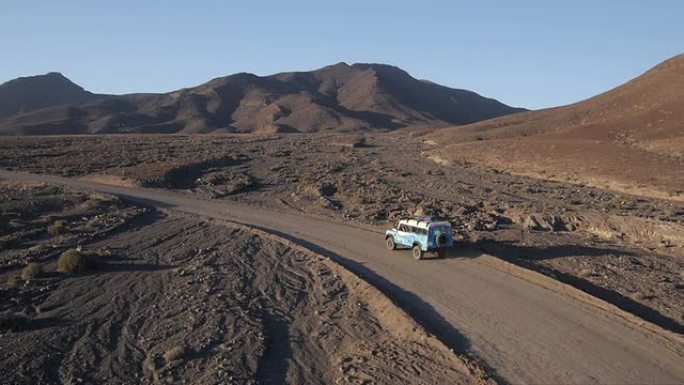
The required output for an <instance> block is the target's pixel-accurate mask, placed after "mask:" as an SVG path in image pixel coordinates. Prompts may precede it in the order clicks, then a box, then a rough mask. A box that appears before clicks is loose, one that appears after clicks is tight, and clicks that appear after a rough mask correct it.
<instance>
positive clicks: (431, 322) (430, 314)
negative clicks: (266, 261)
mask: <svg viewBox="0 0 684 385" xmlns="http://www.w3.org/2000/svg"><path fill="white" fill-rule="evenodd" d="M252 227H254V228H256V229H259V230H261V231H264V232H267V233H270V234H273V235H276V236H278V237H281V238H284V239H287V240H288V241H290V242H293V243H296V244H298V245H300V246H303V247H305V248H307V249H309V250H311V251H313V252H315V253H317V254H320V255H322V256H324V257H328V258H330V259H331V260H333V261H335V262H337V263H339V264H340V265H342V266H343V267H344V268H346V269H347V270H349V271H351V272H352V273H354V274H356V275H358V276H359V277H361V278H363V279H364V280H365V281H367V282H368V283H370V284H371V285H373V286H374V287H375V288H377V289H378V290H380V292H381V293H382V294H384V295H385V296H387V297H388V298H389V299H390V300H391V301H392V302H393V303H394V304H396V305H397V306H399V307H400V308H401V309H402V310H404V311H405V312H406V313H407V314H408V315H409V316H411V317H412V318H413V319H414V320H416V322H418V323H419V324H420V325H421V326H422V327H423V328H424V329H425V330H426V331H427V332H428V333H430V334H432V335H434V336H435V337H437V338H438V339H439V340H440V341H442V343H444V344H445V345H446V346H447V347H449V348H451V349H453V350H454V351H455V352H457V353H459V354H460V355H462V356H463V357H465V358H466V359H467V360H468V361H470V362H473V363H475V364H477V365H478V366H479V367H480V368H482V370H483V371H484V372H485V374H486V375H487V376H488V377H490V378H491V379H492V380H494V381H495V382H496V383H498V384H504V385H505V384H508V382H507V381H505V380H504V379H503V378H502V377H501V376H499V375H498V374H497V372H496V370H495V369H494V368H492V367H490V366H489V365H488V364H487V363H486V362H485V361H484V360H483V359H482V358H480V357H478V356H477V355H476V354H475V353H474V352H473V351H472V349H471V343H470V340H469V339H468V338H467V337H466V336H464V335H463V334H461V333H460V332H459V331H458V330H457V329H456V328H454V326H453V325H452V324H451V323H449V322H448V321H447V320H446V319H444V317H442V315H441V314H439V312H437V310H435V308H434V307H433V306H432V305H430V304H428V303H427V302H425V301H424V300H423V299H422V298H420V297H419V296H418V295H416V294H414V293H412V292H410V291H408V290H405V289H403V288H401V287H399V286H397V285H395V284H394V283H392V282H390V281H389V280H387V279H386V278H384V277H383V276H381V275H379V274H377V273H376V272H374V271H372V270H371V269H369V268H368V267H366V266H364V265H363V264H362V263H359V262H356V261H353V260H351V259H348V258H346V257H344V256H341V255H339V254H337V253H335V252H333V251H330V250H328V249H326V248H323V247H321V246H318V245H316V244H314V243H311V242H309V241H306V240H303V239H300V238H297V237H295V236H292V235H290V234H287V233H284V232H281V231H277V230H273V229H269V228H266V227H260V226H252Z"/></svg>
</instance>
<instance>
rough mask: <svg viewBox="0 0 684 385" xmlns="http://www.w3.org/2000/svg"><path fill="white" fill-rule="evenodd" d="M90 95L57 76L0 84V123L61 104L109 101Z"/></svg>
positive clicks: (25, 78) (51, 74)
mask: <svg viewBox="0 0 684 385" xmlns="http://www.w3.org/2000/svg"><path fill="white" fill-rule="evenodd" d="M107 97H109V95H98V94H93V93H92V92H88V91H86V90H84V89H83V88H81V87H80V86H78V85H76V84H74V83H73V82H72V81H71V80H69V79H67V78H66V77H64V76H63V75H62V74H60V73H58V72H50V73H48V74H45V75H38V76H29V77H23V78H18V79H14V80H10V81H8V82H6V83H3V84H0V119H3V118H8V117H11V116H14V115H20V114H23V113H27V112H31V111H34V110H38V109H41V108H45V107H51V106H56V105H62V104H72V103H82V102H89V101H93V100H97V99H103V98H107Z"/></svg>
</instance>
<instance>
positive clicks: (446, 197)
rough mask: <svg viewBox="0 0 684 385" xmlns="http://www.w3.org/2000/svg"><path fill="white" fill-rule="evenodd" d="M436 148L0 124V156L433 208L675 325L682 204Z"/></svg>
mask: <svg viewBox="0 0 684 385" xmlns="http://www.w3.org/2000/svg"><path fill="white" fill-rule="evenodd" d="M433 148H434V145H433V144H432V143H431V141H430V140H427V139H424V138H422V137H421V136H416V135H411V134H409V133H399V132H397V133H393V134H382V135H367V136H364V137H360V136H347V135H339V134H334V135H325V134H320V135H307V136H305V135H270V136H239V135H234V136H183V135H150V136H140V135H138V136H97V137H93V136H70V137H40V138H36V137H29V138H26V137H6V138H2V139H0V167H2V168H4V169H14V170H23V171H29V172H37V173H51V174H60V175H65V176H70V177H74V178H84V179H87V180H93V181H98V182H102V183H109V184H121V185H137V186H144V187H152V188H161V189H172V190H176V191H182V192H185V193H187V194H195V195H198V196H201V197H204V198H210V199H215V200H226V201H239V202H243V203H244V202H248V203H249V204H252V205H255V206H260V207H274V208H279V209H285V210H292V211H297V212H302V213H306V214H309V215H316V216H323V217H328V218H334V219H335V220H337V221H340V222H345V223H352V224H356V225H359V226H366V227H370V228H374V229H378V230H383V229H384V228H386V227H387V226H390V225H391V224H392V223H393V222H394V221H395V220H397V219H398V218H401V217H403V216H407V215H413V214H420V213H424V214H434V215H440V216H443V217H445V218H448V219H449V220H450V221H451V222H452V223H453V225H454V228H455V231H456V233H457V237H458V239H459V244H460V245H462V246H464V247H465V246H467V247H476V248H479V249H481V250H483V251H486V252H487V253H490V254H492V255H495V256H497V257H500V258H502V259H505V260H506V261H509V262H512V263H515V264H518V265H520V266H524V267H526V268H529V269H534V270H536V271H539V272H542V273H543V274H546V275H548V276H550V277H554V278H556V279H559V280H561V281H563V282H566V283H569V284H571V285H573V286H575V287H577V288H580V289H581V290H584V291H586V292H588V293H590V294H592V295H595V296H597V297H599V298H602V299H604V300H606V301H608V302H610V303H613V304H615V305H617V306H618V307H620V308H622V309H623V310H626V311H628V312H631V313H633V314H636V315H638V316H639V317H642V318H644V319H647V320H649V321H651V322H653V323H656V324H658V325H660V326H662V327H664V328H666V329H670V330H673V331H677V332H681V331H682V330H683V329H682V328H683V326H682V323H683V322H684V313H683V312H682V309H684V262H683V261H682V255H684V205H682V204H681V203H679V202H676V201H671V200H663V199H657V198H646V197H640V196H635V195H628V194H625V193H619V192H611V191H609V190H605V189H598V188H594V187H589V186H582V185H577V184H570V183H563V182H553V181H543V180H539V179H532V178H528V177H523V176H519V175H516V174H511V173H508V172H505V171H503V170H498V169H492V168H487V167H483V166H480V165H478V164H475V163H471V162H468V161H461V163H458V164H456V165H453V166H451V167H443V166H441V165H440V164H439V163H437V162H435V161H434V159H433V158H431V151H432V149H433ZM455 253H456V255H455V257H458V248H456V251H455ZM53 254H54V253H53ZM14 266H18V265H17V264H15V265H14Z"/></svg>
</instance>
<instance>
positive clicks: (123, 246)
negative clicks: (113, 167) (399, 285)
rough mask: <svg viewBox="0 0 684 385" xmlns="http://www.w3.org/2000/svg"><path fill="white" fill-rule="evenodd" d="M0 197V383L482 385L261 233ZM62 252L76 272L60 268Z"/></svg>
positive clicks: (115, 207)
mask: <svg viewBox="0 0 684 385" xmlns="http://www.w3.org/2000/svg"><path fill="white" fill-rule="evenodd" d="M0 194H1V196H2V203H1V204H0V211H1V212H2V218H3V223H2V228H1V233H0V235H1V238H0V241H1V242H2V245H3V248H2V251H1V252H0V258H1V260H2V269H1V270H0V275H1V276H2V284H1V285H0V298H2V300H1V301H0V304H1V306H2V308H0V312H2V313H1V314H2V319H1V323H0V326H1V328H2V329H1V330H0V365H1V366H2V367H3V368H4V369H3V375H2V378H0V382H1V383H3V384H53V383H65V384H80V383H108V384H130V383H153V384H156V383H160V384H165V383H197V384H219V383H221V384H231V383H235V384H279V383H356V384H367V383H398V382H405V381H408V382H410V383H426V384H435V383H452V382H454V381H456V382H458V383H466V384H467V383H486V382H488V380H487V379H486V378H485V377H484V374H483V373H482V372H481V371H480V370H479V369H478V368H477V367H476V366H475V365H473V364H468V363H466V362H465V361H464V360H463V359H462V357H460V356H458V355H456V354H455V353H453V352H452V351H450V350H449V349H447V347H446V346H444V345H443V344H442V343H441V342H439V341H438V340H437V339H435V338H434V337H432V336H430V335H428V334H427V333H426V332H425V331H423V329H422V328H421V327H420V326H418V325H417V324H416V323H415V322H414V321H413V320H412V319H411V318H409V317H408V316H406V315H405V314H404V313H403V312H402V311H401V310H399V309H398V308H396V307H395V306H394V305H393V304H392V303H391V302H390V301H389V300H388V299H387V298H385V297H384V296H383V295H381V294H380V293H379V292H378V291H377V290H375V289H374V288H372V287H371V286H369V285H368V284H366V283H365V282H364V281H362V280H360V279H358V278H357V277H356V276H354V275H352V274H351V273H349V272H348V271H346V270H344V269H342V268H341V267H340V266H339V265H337V264H335V263H334V262H332V261H330V260H329V259H325V258H322V257H320V256H317V255H314V254H312V253H310V252H307V251H305V250H302V249H298V248H293V246H291V245H287V244H284V243H282V242H280V241H278V240H277V239H273V238H271V237H269V236H268V235H267V234H264V233H259V232H256V231H255V230H251V229H248V228H245V227H239V226H236V225H233V224H230V223H223V222H219V221H207V220H201V219H198V218H195V217H189V216H181V215H178V214H170V213H167V212H162V211H158V210H155V209H152V208H147V207H141V206H136V205H132V204H128V203H126V202H122V201H121V200H120V199H118V198H115V197H112V196H108V195H104V194H89V193H84V192H80V191H73V190H68V189H65V188H63V187H58V186H53V185H48V184H42V183H28V184H27V183H17V182H9V181H3V182H1V183H0ZM74 249H76V250H78V253H80V254H81V255H82V256H83V257H84V258H87V260H88V265H87V268H86V269H85V270H83V271H76V272H65V271H60V266H61V265H60V263H61V262H57V261H58V256H59V255H60V254H62V253H64V252H69V251H71V252H74ZM29 262H31V263H33V264H37V265H33V266H39V267H38V268H37V269H35V270H34V271H33V272H32V273H31V274H27V269H26V268H25V266H26V265H27V264H28V263H29ZM9 368H13V370H9ZM5 369H7V370H5Z"/></svg>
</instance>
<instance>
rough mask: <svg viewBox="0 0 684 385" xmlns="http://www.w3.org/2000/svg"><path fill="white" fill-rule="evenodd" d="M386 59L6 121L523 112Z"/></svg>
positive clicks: (139, 129) (283, 122) (205, 127)
mask: <svg viewBox="0 0 684 385" xmlns="http://www.w3.org/2000/svg"><path fill="white" fill-rule="evenodd" d="M519 111H521V109H517V108H512V107H509V106H506V105H504V104H502V103H499V102H498V101H496V100H493V99H488V98H484V97H482V96H480V95H478V94H476V93H474V92H470V91H464V90H456V89H451V88H447V87H443V86H440V85H437V84H433V83H429V82H424V81H420V80H417V79H414V78H413V77H411V76H410V75H409V74H408V73H406V72H404V71H402V70H401V69H399V68H396V67H392V66H388V65H382V64H354V65H351V66H350V65H347V64H345V63H339V64H336V65H332V66H328V67H324V68H322V69H319V70H316V71H311V72H291V73H281V74H277V75H272V76H266V77H259V76H256V75H252V74H246V73H241V74H236V75H232V76H227V77H223V78H217V79H214V80H211V81H209V82H207V83H205V84H202V85H200V86H198V87H194V88H188V89H182V90H179V91H175V92H171V93H168V94H146V95H125V96H120V97H116V98H112V99H108V100H100V101H96V102H92V103H86V104H78V105H68V106H56V107H51V108H46V109H42V110H39V111H35V112H32V113H29V114H23V115H18V116H14V117H12V118H10V119H6V121H5V122H4V124H3V123H0V132H3V133H6V134H62V133H111V132H136V133H149V132H185V133H206V132H246V133H247V132H249V133H251V132H259V133H264V132H319V131H360V130H375V131H387V130H392V129H397V128H402V127H415V126H421V127H426V126H427V127H440V126H448V125H454V124H468V123H473V122H477V121H480V120H483V119H489V118H493V117H497V116H501V115H506V114H511V113H514V112H519Z"/></svg>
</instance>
